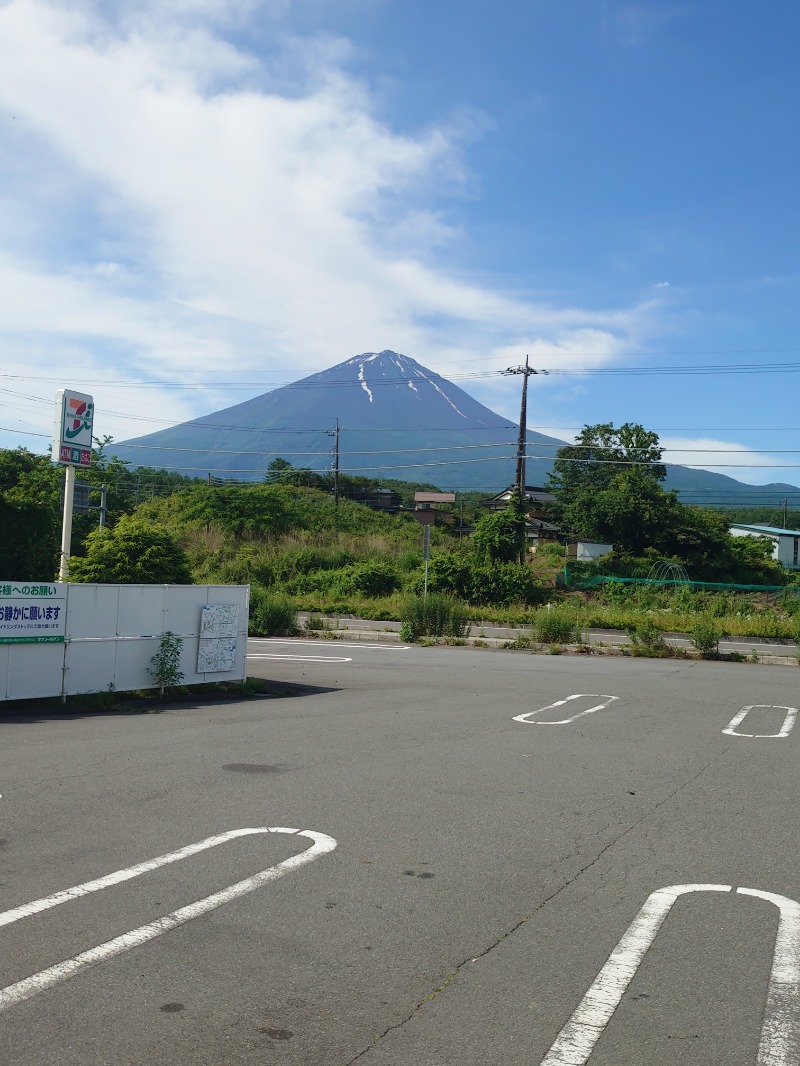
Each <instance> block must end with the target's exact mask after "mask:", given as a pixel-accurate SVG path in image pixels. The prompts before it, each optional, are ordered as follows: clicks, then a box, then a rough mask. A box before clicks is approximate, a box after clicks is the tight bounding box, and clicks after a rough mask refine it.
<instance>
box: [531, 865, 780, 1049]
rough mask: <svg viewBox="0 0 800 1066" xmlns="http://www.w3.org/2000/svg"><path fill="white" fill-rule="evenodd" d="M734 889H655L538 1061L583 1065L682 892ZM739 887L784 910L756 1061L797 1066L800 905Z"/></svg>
mask: <svg viewBox="0 0 800 1066" xmlns="http://www.w3.org/2000/svg"><path fill="white" fill-rule="evenodd" d="M731 891H732V886H731V885H703V884H698V885H671V886H669V887H668V888H659V889H657V890H656V891H655V892H653V893H651V895H650V896H648V898H647V900H646V901H645V904H644V906H643V907H642V909H641V910H640V911H639V913H638V914H637V915H636V917H635V918H634V920H633V922H631V924H630V926H629V927H628V929H627V930H626V932H625V933H624V934H623V936H622V939H621V940H620V942H619V943H618V944H617V946H616V947H615V948H614V950H613V951H612V952H611V954H610V955H609V957H608V961H607V962H606V964H605V966H604V967H603V968H602V970H601V971H600V973H599V974H598V975H597V977H596V978H595V979H594V981H593V983H592V985H591V987H590V988H589V991H588V992H587V993H586V995H585V996H584V997H583V999H582V1000H581V1002H580V1003H579V1004H578V1006H577V1007H576V1009H575V1011H574V1012H573V1013H572V1016H571V1017H570V1018H569V1020H568V1021H567V1023H566V1025H565V1026H564V1027H563V1029H562V1030H561V1032H560V1033H559V1034H558V1036H557V1037H556V1040H555V1043H554V1044H553V1045H552V1046H551V1048H550V1050H549V1051H548V1052H547V1054H546V1055H545V1057H544V1058H543V1059H542V1060H541V1063H540V1066H584V1064H585V1063H586V1062H587V1061H588V1059H589V1057H590V1056H591V1054H592V1051H593V1050H594V1047H595V1045H596V1044H597V1042H598V1040H599V1039H600V1037H601V1036H602V1035H603V1033H604V1031H605V1028H606V1026H607V1025H608V1023H609V1021H610V1020H611V1017H612V1015H613V1014H614V1011H615V1010H616V1009H617V1007H618V1006H619V1003H620V1001H621V999H622V997H623V995H624V994H625V991H626V990H627V988H628V985H629V984H630V983H631V980H632V979H633V976H634V974H635V973H636V971H637V970H638V969H639V966H640V965H641V962H642V960H643V959H644V956H645V955H646V954H647V951H648V949H649V948H650V946H651V945H652V943H653V941H654V940H655V938H656V935H657V934H658V931H659V929H660V928H661V926H662V925H663V923H664V919H665V918H666V917H667V915H668V914H669V912H670V911H671V910H672V907H673V905H674V904H675V901H676V900H677V899H678V898H679V897H680V896H683V895H686V894H687V893H694V892H731ZM736 891H737V893H738V894H740V895H743V896H756V897H758V898H759V899H764V900H767V901H768V902H770V903H773V904H774V905H775V906H776V907H777V908H778V910H779V911H780V920H779V923H778V932H777V935H776V937H775V951H774V955H773V960H772V970H771V972H770V977H769V988H768V990H767V1003H766V1007H765V1009H764V1020H763V1023H762V1027H761V1039H760V1042H759V1046H758V1059H757V1066H795V1064H796V1062H797V1059H796V1057H795V1055H796V1050H797V1047H798V1042H800V904H798V903H796V902H795V900H792V899H787V898H786V897H785V896H778V895H775V894H774V893H772V892H761V891H759V890H758V889H753V888H737V889H736Z"/></svg>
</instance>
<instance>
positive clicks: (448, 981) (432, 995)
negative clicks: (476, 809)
mask: <svg viewBox="0 0 800 1066" xmlns="http://www.w3.org/2000/svg"><path fill="white" fill-rule="evenodd" d="M729 748H730V745H726V746H725V747H724V748H723V749H722V751H721V752H720V753H719V754H717V755H715V756H714V758H713V759H710V760H709V761H708V762H707V763H704V764H703V766H701V768H700V769H699V770H698V771H697V773H695V774H693V775H692V776H691V777H689V778H687V779H686V780H685V781H683V782H682V783H681V784H680V785H678V787H677V788H675V789H673V791H672V792H670V793H669V795H668V796H665V797H664V799H662V800H659V801H658V803H655V804H653V806H652V807H650V808H649V809H648V810H647V812H646V813H645V814H643V815H642V816H641V817H640V818H638V819H637V820H636V821H635V822H632V823H631V824H630V825H629V826H628V827H627V828H626V829H624V830H623V831H622V832H621V833H619V834H618V835H617V836H615V837H614V838H613V840H610V841H609V842H608V843H607V844H605V845H604V846H603V847H602V848H601V849H600V851H599V852H598V853H597V855H595V857H594V858H593V859H592V861H591V862H589V863H587V864H586V865H585V866H583V867H581V869H580V870H578V871H577V873H575V874H574V875H573V876H572V877H571V878H570V879H569V880H568V881H565V882H564V884H563V885H561V886H560V887H559V888H557V889H556V890H555V892H552V893H551V894H550V895H549V896H547V897H546V898H545V899H543V900H542V901H541V903H539V904H538V905H537V906H536V907H534V909H533V910H532V911H530V912H529V913H528V914H526V915H524V916H523V917H522V918H520V919H519V921H518V922H516V923H515V924H514V925H512V926H511V927H510V928H509V929H507V930H506V931H505V932H504V933H503V934H502V935H501V936H499V937H498V938H497V940H495V941H494V943H492V944H490V945H489V946H488V947H486V948H484V949H483V951H480V952H478V954H477V955H471V956H470V957H469V958H467V959H463V960H462V961H461V962H460V963H458V965H457V966H456V967H455V969H454V970H453V971H452V972H451V973H449V974H448V975H447V977H445V978H444V980H443V981H442V982H441V983H440V984H439V985H437V986H436V988H434V989H433V991H432V992H429V993H428V995H427V996H425V997H424V999H421V1000H420V1001H419V1002H418V1003H417V1004H415V1006H414V1007H413V1008H412V1010H411V1011H410V1012H409V1014H408V1015H407V1016H406V1017H405V1018H402V1019H401V1020H400V1021H399V1022H394V1023H393V1024H392V1025H390V1026H388V1027H387V1028H386V1029H384V1031H383V1032H382V1033H379V1034H378V1036H376V1037H375V1038H374V1040H373V1041H372V1042H371V1043H370V1044H368V1045H367V1047H365V1048H364V1049H363V1050H362V1051H359V1053H358V1054H357V1055H356V1056H354V1057H353V1058H352V1059H349V1060H348V1061H347V1062H346V1063H345V1064H344V1066H353V1063H354V1062H358V1060H359V1059H361V1058H363V1057H364V1055H366V1054H367V1053H368V1052H370V1051H372V1050H373V1048H375V1047H377V1045H378V1044H380V1042H381V1041H382V1040H384V1039H385V1038H386V1037H387V1036H388V1035H389V1033H393V1032H394V1031H395V1030H397V1029H402V1028H403V1027H404V1026H406V1025H407V1024H408V1023H409V1022H410V1021H411V1019H412V1018H414V1017H415V1015H416V1014H418V1013H419V1011H420V1010H422V1008H423V1007H424V1006H425V1005H426V1004H427V1003H432V1002H433V1001H434V1000H435V999H437V998H438V997H439V996H440V995H441V993H442V992H444V991H445V990H446V989H448V988H449V987H450V985H452V984H453V982H454V981H455V980H456V979H457V978H458V976H459V974H460V973H461V971H462V970H463V969H464V967H465V966H470V965H472V963H473V962H477V961H478V959H483V958H485V957H486V956H487V955H489V954H491V952H493V951H494V950H495V948H497V947H499V946H500V945H501V944H502V943H503V942H504V941H505V940H508V938H509V937H510V936H513V935H514V933H516V932H517V930H518V929H521V928H522V926H523V925H525V924H526V922H529V921H530V920H531V918H533V917H535V916H536V915H537V914H538V913H539V911H541V910H542V909H543V908H544V907H546V906H547V904H548V903H552V901H553V900H554V899H556V898H557V897H558V896H560V895H561V893H562V892H564V891H565V890H566V889H568V888H569V887H570V886H571V885H574V884H575V882H576V881H577V880H578V879H579V878H581V877H583V875H584V874H585V873H586V872H587V871H588V870H591V869H592V867H593V866H596V865H597V863H598V862H600V860H601V859H602V858H603V857H604V856H605V855H606V854H607V852H609V851H610V850H611V849H612V848H613V847H615V846H616V845H617V844H618V843H619V842H620V841H621V840H623V839H624V838H625V837H626V836H627V835H628V834H629V833H632V832H633V831H634V829H638V828H639V826H640V825H641V824H642V823H643V822H644V821H646V820H647V819H648V818H650V817H651V815H653V814H655V812H656V811H657V810H659V808H661V807H663V806H664V804H665V803H669V802H670V801H671V800H673V799H674V798H675V797H676V796H677V795H678V794H679V793H680V792H683V791H684V789H687V788H689V787H690V786H691V785H693V784H694V782H695V781H697V780H698V778H700V777H702V776H703V774H704V773H705V772H706V771H707V770H708V769H709V767H711V766H713V765H714V764H715V763H717V762H719V761H720V760H721V759H723V758H724V756H725V755H727V753H728V751H729ZM580 850H581V849H580V847H578V851H577V854H580ZM565 858H568V856H563V857H562V858H561V859H559V860H558V861H557V863H556V864H555V865H559V864H560V863H561V862H563V861H564V859H565ZM550 869H551V870H552V869H553V866H551V867H550Z"/></svg>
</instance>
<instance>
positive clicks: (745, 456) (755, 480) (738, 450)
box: [661, 436, 800, 485]
mask: <svg viewBox="0 0 800 1066" xmlns="http://www.w3.org/2000/svg"><path fill="white" fill-rule="evenodd" d="M661 447H662V449H663V457H664V462H666V463H676V464H678V465H680V466H698V467H701V468H702V469H703V470H712V471H714V472H715V473H718V474H727V476H728V477H732V478H736V480H737V481H744V482H745V483H747V484H750V485H766V484H768V483H770V482H775V481H782V482H787V483H789V484H793V483H794V482H796V481H797V480H798V474H799V473H800V465H798V466H795V467H794V469H792V468H791V464H792V463H796V462H797V461H798V457H797V456H791V455H781V454H779V453H774V454H773V453H767V452H756V451H752V450H749V449H748V447H747V445H746V444H739V443H737V442H734V441H723V440H715V439H714V438H711V437H670V436H662V437H661ZM730 464H735V465H730ZM784 464H786V465H785V466H784Z"/></svg>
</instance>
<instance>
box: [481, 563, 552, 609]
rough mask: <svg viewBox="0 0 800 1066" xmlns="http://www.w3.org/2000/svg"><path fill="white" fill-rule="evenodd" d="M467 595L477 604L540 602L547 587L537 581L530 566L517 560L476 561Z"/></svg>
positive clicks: (501, 604) (504, 604)
mask: <svg viewBox="0 0 800 1066" xmlns="http://www.w3.org/2000/svg"><path fill="white" fill-rule="evenodd" d="M467 599H468V600H469V602H470V603H474V604H476V605H478V606H484V605H486V604H496V605H498V606H506V605H507V604H509V603H515V602H517V601H520V602H522V603H526V604H533V603H541V602H542V600H543V599H544V590H543V589H542V588H540V587H539V586H538V585H537V583H536V578H535V576H534V574H533V571H532V570H531V569H530V567H528V566H525V565H524V564H523V565H518V564H517V563H484V564H473V565H472V566H471V567H470V570H469V584H468V586H467Z"/></svg>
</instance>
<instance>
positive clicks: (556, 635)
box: [531, 609, 580, 644]
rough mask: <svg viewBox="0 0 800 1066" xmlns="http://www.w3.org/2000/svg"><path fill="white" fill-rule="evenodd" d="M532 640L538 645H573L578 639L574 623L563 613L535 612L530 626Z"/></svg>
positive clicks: (553, 611) (555, 611)
mask: <svg viewBox="0 0 800 1066" xmlns="http://www.w3.org/2000/svg"><path fill="white" fill-rule="evenodd" d="M531 633H532V635H533V638H534V640H536V641H538V642H539V643H540V644H573V643H574V642H575V641H576V640H578V639H579V638H580V633H579V632H578V626H577V623H576V621H575V620H574V619H573V618H571V617H570V616H569V615H568V614H566V613H565V612H564V611H559V610H552V609H551V610H549V611H537V612H536V614H535V615H534V618H533V623H532V625H531Z"/></svg>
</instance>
